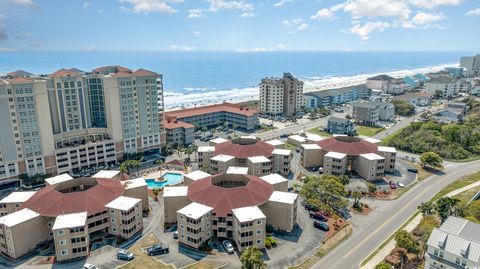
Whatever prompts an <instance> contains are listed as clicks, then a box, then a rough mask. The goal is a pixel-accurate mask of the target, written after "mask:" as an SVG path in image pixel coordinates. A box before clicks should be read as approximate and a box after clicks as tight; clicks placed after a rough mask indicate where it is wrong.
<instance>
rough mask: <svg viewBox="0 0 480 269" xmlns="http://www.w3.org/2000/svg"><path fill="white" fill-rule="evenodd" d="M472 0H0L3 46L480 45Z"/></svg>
mask: <svg viewBox="0 0 480 269" xmlns="http://www.w3.org/2000/svg"><path fill="white" fill-rule="evenodd" d="M479 26H480V1H478V0H475V1H474V0H346V1H342V0H335V1H333V0H318V1H314V0H257V1H254V0H235V1H231V0H102V1H93V0H89V1H78V0H48V1H47V0H0V51H10V50H14V51H35V50H41V51H59V50H61V51H65V50H66V51H81V50H85V51H89V50H97V51H195V50H198V51H204V50H208V51H258V52H262V51H282V50H292V51H302V50H352V51H355V50H382V51H404V50H407V51H409V50H417V51H418V50H435V51H439V50H440V51H442V50H448V51H478V50H479V48H480V28H479Z"/></svg>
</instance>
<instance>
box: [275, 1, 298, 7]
mask: <svg viewBox="0 0 480 269" xmlns="http://www.w3.org/2000/svg"><path fill="white" fill-rule="evenodd" d="M292 2H293V0H280V1H278V2H277V3H275V4H273V6H274V7H282V6H284V5H286V4H288V3H292Z"/></svg>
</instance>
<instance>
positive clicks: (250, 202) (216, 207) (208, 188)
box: [187, 175, 273, 217]
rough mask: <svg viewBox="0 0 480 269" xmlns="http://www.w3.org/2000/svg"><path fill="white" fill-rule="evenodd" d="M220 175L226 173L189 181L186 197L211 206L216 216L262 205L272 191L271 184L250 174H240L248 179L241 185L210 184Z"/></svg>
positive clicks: (223, 215)
mask: <svg viewBox="0 0 480 269" xmlns="http://www.w3.org/2000/svg"><path fill="white" fill-rule="evenodd" d="M222 176H223V177H225V176H228V175H215V176H211V177H207V178H204V179H200V180H197V181H195V182H193V183H191V184H190V185H189V186H188V193H187V195H188V198H189V199H190V200H191V201H193V202H197V203H200V204H204V205H208V206H210V207H213V212H214V213H216V214H217V216H220V217H225V216H227V214H229V213H232V209H235V208H240V207H245V206H258V205H262V204H264V203H265V202H267V201H268V198H270V196H271V195H272V193H273V187H272V185H270V184H269V183H268V182H266V181H264V180H262V179H260V178H258V177H255V176H250V175H242V176H244V177H247V178H248V179H249V181H248V183H247V184H246V185H245V186H242V187H233V188H224V187H220V186H216V185H213V184H212V178H213V179H214V178H216V177H222Z"/></svg>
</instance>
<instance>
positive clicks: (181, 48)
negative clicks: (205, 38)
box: [169, 45, 197, 51]
mask: <svg viewBox="0 0 480 269" xmlns="http://www.w3.org/2000/svg"><path fill="white" fill-rule="evenodd" d="M169 49H170V50H175V51H192V50H195V49H197V48H196V47H192V46H187V45H183V46H178V45H171V46H170V47H169Z"/></svg>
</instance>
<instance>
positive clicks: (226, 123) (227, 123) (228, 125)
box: [223, 121, 230, 129]
mask: <svg viewBox="0 0 480 269" xmlns="http://www.w3.org/2000/svg"><path fill="white" fill-rule="evenodd" d="M223 126H225V129H228V127H230V123H229V122H228V121H226V122H224V123H223Z"/></svg>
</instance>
